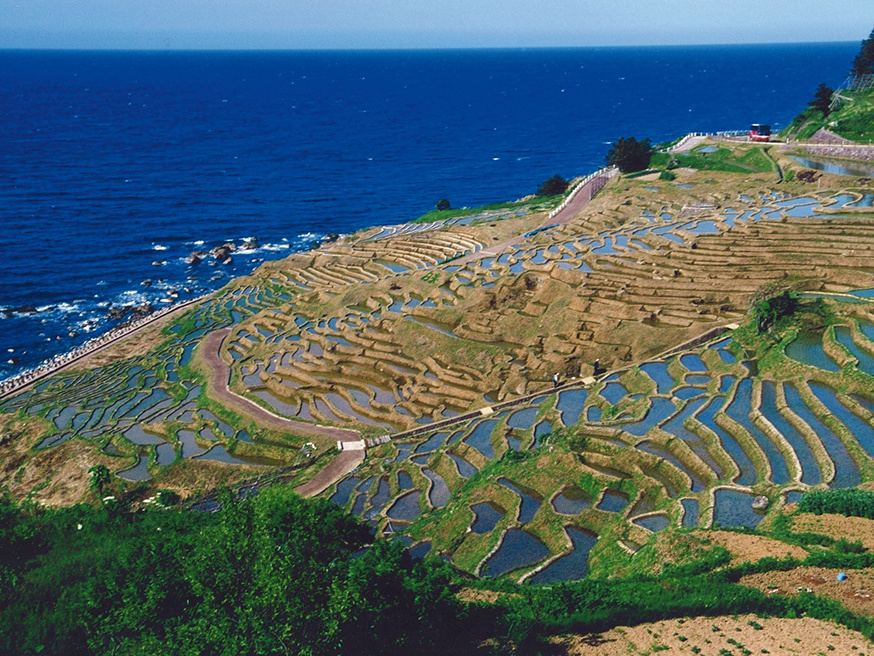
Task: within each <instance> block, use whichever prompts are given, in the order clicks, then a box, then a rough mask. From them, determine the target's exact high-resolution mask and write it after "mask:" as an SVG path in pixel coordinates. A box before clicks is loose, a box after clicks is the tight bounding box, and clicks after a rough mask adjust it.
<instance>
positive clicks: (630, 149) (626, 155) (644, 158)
mask: <svg viewBox="0 0 874 656" xmlns="http://www.w3.org/2000/svg"><path fill="white" fill-rule="evenodd" d="M651 156H652V144H651V143H650V140H649V139H643V140H642V141H638V140H637V139H635V138H634V137H620V138H619V139H617V140H616V141H615V142H613V147H612V148H610V151H609V152H608V153H607V163H608V164H609V165H611V166H616V167H618V168H619V170H620V171H622V172H623V173H634V172H636V171H643V170H644V169H646V168H647V167H648V166H649V160H650V157H651Z"/></svg>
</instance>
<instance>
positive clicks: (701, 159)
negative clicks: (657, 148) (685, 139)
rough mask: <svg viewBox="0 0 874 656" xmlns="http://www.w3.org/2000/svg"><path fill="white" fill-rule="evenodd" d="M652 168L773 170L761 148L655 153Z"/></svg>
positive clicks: (759, 171)
mask: <svg viewBox="0 0 874 656" xmlns="http://www.w3.org/2000/svg"><path fill="white" fill-rule="evenodd" d="M650 164H651V165H652V166H656V167H659V168H667V167H669V166H682V167H686V168H692V169H698V170H700V171H725V172H729V173H765V172H768V171H773V170H774V164H773V162H772V161H771V160H770V159H769V158H768V156H767V154H766V153H765V151H764V150H763V149H762V148H761V147H758V146H756V147H753V148H736V149H731V148H718V149H717V150H716V152H713V153H701V152H700V151H692V152H691V153H688V154H681V155H677V154H672V153H656V154H654V155H653V156H652V160H651V162H650Z"/></svg>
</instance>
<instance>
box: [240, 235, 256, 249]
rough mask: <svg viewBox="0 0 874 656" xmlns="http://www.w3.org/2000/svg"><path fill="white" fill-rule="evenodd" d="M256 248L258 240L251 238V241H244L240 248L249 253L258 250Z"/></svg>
mask: <svg viewBox="0 0 874 656" xmlns="http://www.w3.org/2000/svg"><path fill="white" fill-rule="evenodd" d="M258 246H259V244H258V240H257V239H255V238H254V237H253V238H252V239H247V240H246V241H244V242H243V245H242V247H241V248H243V250H247V251H251V250H255V249H256V248H258Z"/></svg>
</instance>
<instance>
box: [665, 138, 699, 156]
mask: <svg viewBox="0 0 874 656" xmlns="http://www.w3.org/2000/svg"><path fill="white" fill-rule="evenodd" d="M707 138H708V137H706V136H701V137H689V138H688V139H687V140H686V141H685V143H683V145H682V146H680V147H679V148H675V149H673V150H671V152H672V153H688V152H689V151H690V150H692V149H693V148H695V147H696V146H697V145H698V144H700V143H701V142H702V141H704V140H705V139H707Z"/></svg>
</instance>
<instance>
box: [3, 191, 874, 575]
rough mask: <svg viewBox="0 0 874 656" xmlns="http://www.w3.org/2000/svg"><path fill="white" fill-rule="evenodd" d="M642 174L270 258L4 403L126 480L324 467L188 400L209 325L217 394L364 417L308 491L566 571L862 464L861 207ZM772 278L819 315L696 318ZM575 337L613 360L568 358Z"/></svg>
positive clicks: (870, 355) (314, 413)
mask: <svg viewBox="0 0 874 656" xmlns="http://www.w3.org/2000/svg"><path fill="white" fill-rule="evenodd" d="M760 183H761V181H756V180H755V179H752V180H751V182H750V183H749V184H751V185H759V184H760ZM635 184H637V185H638V186H637V187H634V185H635ZM640 184H642V183H631V182H628V181H623V182H621V183H620V184H619V185H617V187H616V188H615V189H612V188H611V187H610V186H608V187H607V189H606V190H605V191H604V192H602V194H601V195H599V196H598V197H597V198H596V199H595V200H594V201H593V202H592V203H591V204H590V205H589V207H588V208H587V209H586V210H585V211H584V212H583V213H582V214H580V215H579V216H578V217H576V218H575V219H574V220H571V221H567V222H564V223H561V224H558V225H548V224H547V225H546V226H544V223H545V222H546V221H547V219H546V216H545V215H544V214H543V213H539V214H538V213H535V212H531V213H528V212H527V211H525V212H522V211H520V212H513V211H507V212H505V213H503V214H497V213H488V214H483V215H481V216H472V217H466V218H464V219H459V220H454V221H449V222H442V223H436V224H411V225H407V226H394V227H389V228H382V229H376V230H372V231H369V232H366V233H363V234H359V235H353V236H351V237H346V238H343V239H341V240H339V241H337V242H335V243H331V244H325V245H323V246H322V247H321V248H319V249H318V250H316V251H313V252H310V253H307V254H299V255H294V256H291V257H290V258H287V259H286V260H283V261H279V262H271V263H267V264H265V265H263V266H262V267H261V268H260V269H258V270H257V271H256V272H255V273H254V274H252V275H251V276H247V277H243V278H241V279H239V280H237V281H235V282H234V283H232V285H230V286H229V287H227V288H225V289H224V290H222V292H220V293H218V294H217V295H216V296H215V297H213V298H211V299H209V300H208V301H207V302H205V303H203V304H201V305H200V306H198V307H196V308H195V309H193V310H191V311H189V312H187V313H186V314H185V315H184V316H183V317H182V318H180V319H179V320H177V321H176V322H175V323H174V324H173V325H172V326H171V327H170V328H169V329H168V330H167V332H166V335H165V338H166V339H165V341H164V342H163V343H162V344H161V345H160V346H158V347H157V348H156V349H155V350H153V351H151V352H150V353H148V354H145V355H142V356H138V357H136V358H130V359H125V360H118V361H115V362H112V363H110V364H107V365H105V366H102V367H99V368H95V369H90V370H85V371H80V372H74V373H66V374H61V375H58V376H56V377H55V378H53V379H51V380H49V381H47V382H43V383H40V384H39V385H37V386H36V387H35V388H34V389H32V390H30V391H27V392H24V393H21V394H18V395H17V396H14V397H12V398H10V399H7V400H4V401H2V402H0V410H3V411H6V412H18V411H20V412H22V413H24V414H25V415H27V416H32V417H40V418H42V419H43V420H44V421H45V426H46V428H45V430H44V434H43V435H42V436H41V438H40V440H39V442H38V443H37V444H34V445H33V447H34V449H35V450H36V451H43V450H46V449H52V448H55V447H57V446H58V445H60V444H64V443H66V442H67V441H69V440H71V439H75V440H85V441H89V442H91V443H94V444H99V445H100V448H101V449H102V450H103V453H105V454H107V455H110V456H112V458H113V461H114V462H115V463H116V465H115V466H114V467H113V469H112V470H113V471H114V472H115V473H116V474H117V475H118V476H119V477H120V478H121V479H123V480H127V481H131V482H142V481H146V480H148V479H150V478H153V477H157V478H156V481H157V482H160V484H161V485H170V486H171V487H172V484H173V481H174V478H173V476H174V475H175V474H173V472H175V471H180V472H181V471H190V469H188V468H198V467H213V468H218V467H221V468H222V471H235V472H238V474H237V475H238V477H239V478H240V479H242V478H245V477H250V476H253V475H258V474H259V473H261V472H262V471H265V470H266V469H267V467H266V466H267V465H278V464H283V465H294V464H298V465H308V464H311V463H312V462H313V459H314V458H315V459H316V463H317V466H319V465H318V463H323V462H324V457H323V458H322V459H318V456H319V455H321V454H323V453H325V452H326V451H328V450H329V449H330V447H332V446H333V445H332V444H331V443H330V441H326V440H322V441H319V440H317V439H315V440H314V442H315V443H311V444H306V443H307V442H309V440H310V438H308V437H304V436H301V435H293V434H290V433H283V432H281V431H276V430H268V429H266V428H265V427H263V426H259V425H258V424H257V422H254V421H253V420H252V419H251V418H250V417H247V416H246V415H245V413H242V412H240V411H238V410H237V409H234V408H227V407H222V406H221V404H218V403H217V402H215V401H212V400H211V399H210V396H209V390H210V389H211V388H212V385H213V382H214V381H212V380H211V378H210V373H211V372H210V370H209V368H208V367H205V366H204V365H203V362H202V360H203V358H202V354H198V353H197V351H196V349H197V345H198V344H199V343H200V342H201V340H202V338H203V337H204V336H205V335H207V334H208V333H212V332H213V331H216V330H218V329H222V328H230V332H229V334H228V335H227V337H226V338H225V339H224V341H223V342H222V344H221V348H220V352H219V355H220V356H221V358H222V360H223V361H224V362H225V363H226V364H227V365H229V366H230V370H231V378H230V390H231V391H232V392H233V393H234V394H236V395H239V396H240V397H243V398H245V399H248V400H249V401H251V402H254V403H256V404H258V405H260V406H261V407H263V408H264V409H265V410H268V411H269V412H271V413H273V414H274V415H277V416H278V417H285V418H288V419H293V420H297V421H303V422H309V423H311V424H319V425H327V426H342V427H353V428H355V429H357V430H360V431H361V432H362V433H363V435H364V436H365V437H366V438H368V439H369V442H368V444H369V448H368V451H367V459H366V461H365V463H364V465H362V466H361V467H360V468H359V470H357V471H355V472H353V473H352V474H350V475H349V476H348V477H345V478H343V479H341V480H339V481H337V482H335V483H333V484H332V485H330V487H329V488H328V489H327V490H325V492H324V494H325V495H326V496H329V497H330V498H331V499H332V500H333V501H334V502H335V503H338V504H339V505H342V506H344V507H347V508H349V509H350V511H351V512H353V513H354V514H356V515H358V516H360V517H361V518H362V519H363V520H365V521H367V522H370V523H371V524H372V525H373V527H374V528H375V530H376V531H377V532H379V533H380V534H383V535H398V536H400V538H401V539H403V540H404V541H406V542H407V543H408V544H410V545H412V548H413V549H414V550H415V551H416V553H417V554H419V555H422V554H424V553H426V552H428V553H432V554H433V553H437V554H440V556H441V557H444V558H446V559H450V560H452V561H453V562H454V563H455V564H456V565H457V566H458V567H460V568H462V569H465V570H467V571H470V572H473V573H476V574H479V575H482V576H503V575H510V576H512V577H514V578H516V579H522V580H532V581H547V580H548V581H555V580H569V579H575V578H580V577H582V576H584V575H585V573H586V571H587V568H591V567H597V566H598V563H599V560H603V559H605V558H607V557H608V556H609V557H611V558H613V557H615V556H616V554H617V553H618V554H619V555H620V556H621V555H623V554H624V555H625V556H626V557H628V558H630V557H631V555H633V554H634V553H635V552H637V551H638V550H639V549H640V548H641V546H642V545H644V544H646V543H647V542H648V541H649V540H650V538H651V537H652V536H653V535H654V534H655V533H658V532H660V531H664V530H667V529H668V528H670V527H686V528H692V527H708V526H711V525H713V524H714V523H715V522H718V523H719V524H720V525H723V526H756V525H758V523H759V522H761V521H763V520H764V519H765V518H766V515H765V514H763V513H759V512H754V511H753V510H752V508H751V501H752V499H753V498H754V497H755V496H765V497H767V499H768V502H769V503H768V507H769V509H770V511H773V509H774V508H776V507H779V506H780V505H781V504H782V503H784V501H785V500H786V499H789V498H793V497H792V495H796V494H797V493H798V492H800V491H803V490H805V489H808V488H809V487H810V486H817V485H821V486H829V487H848V486H854V485H857V484H858V483H860V482H861V481H864V480H870V479H871V478H872V474H874V470H872V463H871V456H872V454H874V429H872V425H874V414H872V413H874V379H872V378H871V375H872V374H874V341H872V340H874V313H872V312H871V305H870V304H871V302H872V301H870V300H869V297H868V296H866V295H865V294H864V293H859V294H858V295H856V296H854V297H847V296H842V294H845V293H847V292H850V291H852V290H858V289H860V288H874V228H872V227H871V225H870V223H869V222H870V218H866V215H865V214H864V212H865V211H866V210H865V208H864V207H861V208H855V209H856V210H858V211H850V210H851V209H853V208H851V205H852V204H853V200H854V199H855V200H859V199H860V198H861V197H862V195H861V194H858V193H856V192H852V193H851V192H843V191H838V190H837V189H835V190H832V191H829V190H824V191H819V192H817V193H816V194H807V195H798V196H796V197H791V196H787V195H786V194H784V193H782V192H775V191H772V190H771V189H769V188H762V187H758V186H756V187H753V188H750V189H748V190H746V191H745V192H744V193H737V191H736V187H737V181H736V180H735V181H734V182H733V183H732V185H733V186H732V185H728V186H725V185H724V186H720V185H706V184H704V183H703V181H701V182H699V181H696V179H695V178H694V177H693V178H690V179H689V181H688V184H685V183H684V186H682V187H680V186H678V185H675V184H668V183H663V182H648V183H647V184H648V185H650V186H652V185H658V186H657V187H655V188H656V189H657V190H658V191H659V193H658V194H652V193H651V192H649V191H646V193H645V195H644V196H641V195H638V191H639V189H640V186H639V185H640ZM622 185H624V186H622ZM729 189H731V191H729ZM857 196H858V198H856V197H857ZM847 197H850V198H847ZM541 228H543V229H541ZM523 234H524V235H526V236H525V237H521V235H523ZM486 249H489V253H488V254H484V255H482V254H481V252H482V251H484V250H486ZM496 249H497V251H498V252H497V253H495V254H492V253H493V252H494V251H495V250H496ZM477 254H480V255H477ZM790 276H791V277H792V279H794V280H804V281H805V289H806V290H807V293H808V294H812V295H815V296H820V297H823V298H826V299H830V300H827V303H829V304H831V305H833V306H834V307H836V308H838V310H837V313H838V315H839V316H840V317H841V319H840V321H838V324H839V325H837V326H835V327H830V328H828V329H827V330H825V331H822V330H819V331H810V332H800V333H798V334H797V335H793V336H792V337H791V338H789V339H787V340H786V343H785V344H782V345H781V346H780V348H779V349H778V351H779V353H778V354H777V355H774V353H773V352H769V353H768V355H767V356H766V359H765V360H763V361H759V360H758V359H757V357H756V356H755V354H753V353H750V352H747V351H746V350H745V348H744V347H743V345H742V344H741V342H742V340H733V339H732V335H731V331H730V330H728V331H727V332H720V331H719V330H715V329H719V328H721V327H725V326H726V325H727V324H730V323H731V322H738V323H740V322H742V321H743V319H744V315H745V312H746V310H747V308H748V306H749V304H750V301H751V300H752V298H753V296H754V294H755V293H756V292H757V290H759V289H760V288H761V287H762V286H763V285H765V284H768V283H772V282H774V281H780V280H783V279H784V278H786V277H790ZM704 333H709V334H710V338H709V340H708V341H705V342H704V343H702V344H697V345H695V346H688V347H686V348H684V349H682V350H679V351H676V352H671V353H668V354H665V351H666V349H669V348H671V347H674V346H675V345H676V344H679V343H682V342H685V341H686V340H690V339H692V338H696V337H698V336H700V335H702V334H704ZM596 360H599V361H600V365H601V369H602V370H608V371H609V372H610V373H609V374H607V375H599V377H598V378H597V379H596V378H591V379H590V378H588V377H590V376H591V375H592V374H593V373H594V367H593V365H594V362H595V361H596ZM555 374H558V375H559V377H560V381H561V382H562V385H563V386H562V387H561V388H560V389H553V384H552V380H553V376H554V375H555ZM568 381H570V382H568ZM480 410H482V412H481V413H479V411H480ZM477 413H479V414H477ZM389 436H392V437H391V439H389ZM300 471H301V472H302V473H303V475H304V476H306V475H307V472H306V469H305V468H302V469H301V470H300ZM294 475H296V474H292V475H291V476H294ZM158 479H160V480H158Z"/></svg>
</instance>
